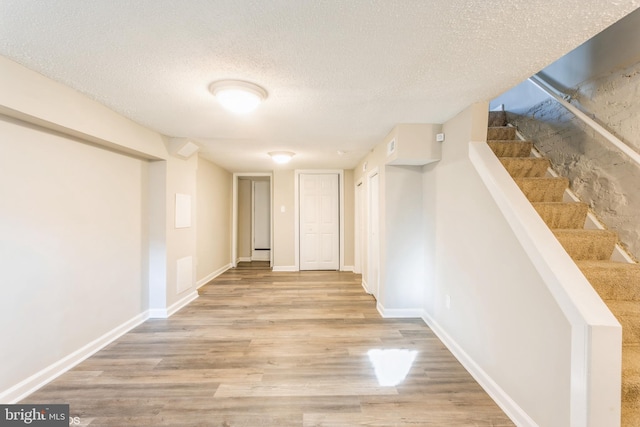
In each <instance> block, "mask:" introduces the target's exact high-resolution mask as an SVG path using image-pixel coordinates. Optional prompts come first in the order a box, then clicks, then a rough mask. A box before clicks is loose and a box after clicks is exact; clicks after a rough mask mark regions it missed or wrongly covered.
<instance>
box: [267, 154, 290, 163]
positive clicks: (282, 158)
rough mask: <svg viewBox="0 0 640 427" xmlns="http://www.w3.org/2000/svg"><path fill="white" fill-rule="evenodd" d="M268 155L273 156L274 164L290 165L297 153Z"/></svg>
mask: <svg viewBox="0 0 640 427" xmlns="http://www.w3.org/2000/svg"><path fill="white" fill-rule="evenodd" d="M267 154H269V155H270V156H271V158H272V159H273V161H274V162H276V163H278V164H281V165H283V164H285V163H289V162H290V161H291V158H292V157H293V156H295V155H296V153H292V152H291V151H272V152H270V153H267Z"/></svg>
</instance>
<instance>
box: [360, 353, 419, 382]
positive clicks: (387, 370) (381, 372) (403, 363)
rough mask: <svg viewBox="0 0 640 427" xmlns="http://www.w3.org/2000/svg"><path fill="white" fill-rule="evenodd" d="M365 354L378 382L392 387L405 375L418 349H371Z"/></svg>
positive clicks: (402, 379)
mask: <svg viewBox="0 0 640 427" xmlns="http://www.w3.org/2000/svg"><path fill="white" fill-rule="evenodd" d="M367 354H368V355H369V360H370V361H371V364H372V365H373V368H374V370H375V372H376V377H377V378H378V384H380V385H381V386H382V387H393V386H396V385H398V384H400V383H401V382H402V381H404V379H405V378H406V377H407V374H408V373H409V370H410V369H411V366H412V365H413V361H414V360H415V359H416V356H417V355H418V351H417V350H403V349H397V348H393V349H384V350H383V349H372V350H369V351H368V352H367Z"/></svg>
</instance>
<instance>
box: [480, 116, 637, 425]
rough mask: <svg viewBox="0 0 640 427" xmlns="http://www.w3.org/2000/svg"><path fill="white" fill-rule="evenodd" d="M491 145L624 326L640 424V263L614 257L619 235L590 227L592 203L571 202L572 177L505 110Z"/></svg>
mask: <svg viewBox="0 0 640 427" xmlns="http://www.w3.org/2000/svg"><path fill="white" fill-rule="evenodd" d="M487 143H488V144H489V146H490V147H491V149H492V150H493V152H494V153H495V154H496V156H497V157H498V158H499V159H500V161H501V162H502V164H503V165H504V167H505V168H506V170H507V171H508V172H509V174H510V175H511V176H512V177H513V179H514V180H515V182H516V184H517V185H518V187H520V189H521V190H522V191H523V193H524V194H525V196H526V197H527V199H528V200H529V201H530V202H531V203H532V205H533V207H534V208H535V209H536V211H537V212H538V214H539V215H540V216H541V217H542V219H543V220H544V222H545V223H546V224H547V225H548V226H549V228H550V229H551V231H552V232H553V233H554V235H555V236H556V238H557V239H558V241H559V242H560V243H561V244H562V246H563V247H564V249H565V250H566V251H567V253H568V254H569V255H570V256H571V257H572V258H573V260H574V261H575V262H576V265H577V266H578V268H580V270H581V271H582V273H583V274H584V275H585V277H586V278H587V280H589V282H590V283H591V285H592V286H593V287H594V289H595V290H596V291H597V292H598V294H599V295H600V297H601V298H602V299H603V301H604V302H605V303H606V304H607V306H608V307H609V309H610V310H611V312H612V313H613V314H614V315H615V316H616V318H617V319H618V321H619V322H620V324H621V325H622V337H623V347H622V423H621V425H622V426H624V427H631V426H633V427H640V266H639V265H638V264H634V263H624V262H615V261H612V260H611V257H612V254H613V251H614V247H615V244H616V243H617V242H618V235H617V233H615V232H613V231H610V230H596V229H585V228H584V227H585V224H586V219H587V214H588V206H587V205H586V204H585V203H581V202H573V201H571V202H566V201H565V197H564V193H565V190H566V189H567V188H568V187H569V180H568V179H566V178H563V177H555V176H552V175H551V174H549V173H548V169H549V167H550V166H551V163H550V162H549V160H548V159H546V158H544V157H536V156H533V155H532V148H533V144H532V142H531V141H522V140H520V139H518V138H517V134H516V128H515V127H512V126H508V124H507V120H506V113H505V112H502V111H500V112H491V113H490V114H489V127H488V130H487Z"/></svg>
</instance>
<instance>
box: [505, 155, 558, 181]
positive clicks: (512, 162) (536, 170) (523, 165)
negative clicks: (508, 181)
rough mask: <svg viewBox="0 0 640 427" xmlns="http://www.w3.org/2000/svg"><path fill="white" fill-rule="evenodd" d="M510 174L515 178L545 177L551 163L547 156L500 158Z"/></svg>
mask: <svg viewBox="0 0 640 427" xmlns="http://www.w3.org/2000/svg"><path fill="white" fill-rule="evenodd" d="M500 162H502V165H503V166H504V167H505V169H506V170H507V172H509V175H511V176H512V177H514V178H525V177H529V178H530V177H543V176H545V175H546V174H547V169H549V166H550V163H549V160H548V159H545V158H535V157H530V158H514V157H503V158H501V159H500Z"/></svg>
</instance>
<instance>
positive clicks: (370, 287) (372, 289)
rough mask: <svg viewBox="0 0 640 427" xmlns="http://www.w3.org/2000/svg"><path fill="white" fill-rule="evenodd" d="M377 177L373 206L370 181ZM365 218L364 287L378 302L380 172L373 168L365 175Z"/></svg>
mask: <svg viewBox="0 0 640 427" xmlns="http://www.w3.org/2000/svg"><path fill="white" fill-rule="evenodd" d="M376 176H377V181H378V183H377V186H378V188H377V193H378V194H377V196H376V199H377V201H378V203H377V204H375V205H374V203H373V201H372V198H373V197H372V195H373V191H374V190H375V189H373V188H372V185H371V181H372V180H373V178H374V177H376ZM374 210H375V213H376V220H377V222H378V224H377V225H378V230H377V236H378V241H377V242H374V241H372V239H371V234H372V233H373V224H372V222H373V221H372V219H371V217H372V212H373V211H374ZM366 217H367V231H366V233H367V268H366V274H367V280H366V282H367V285H366V289H367V292H369V293H370V294H371V295H373V296H374V297H375V299H376V301H380V171H379V170H378V168H377V167H376V168H374V169H372V170H371V172H369V173H368V174H367V206H366ZM374 245H375V249H376V250H375V251H374V250H373V247H374ZM374 257H375V258H377V259H374ZM375 264H377V266H378V274H377V276H378V277H376V279H377V280H375V283H374V280H373V277H372V274H371V273H372V269H373V268H374V265H375Z"/></svg>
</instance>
